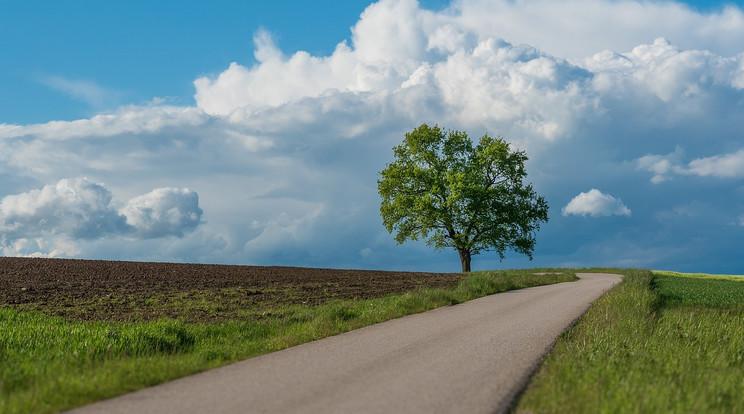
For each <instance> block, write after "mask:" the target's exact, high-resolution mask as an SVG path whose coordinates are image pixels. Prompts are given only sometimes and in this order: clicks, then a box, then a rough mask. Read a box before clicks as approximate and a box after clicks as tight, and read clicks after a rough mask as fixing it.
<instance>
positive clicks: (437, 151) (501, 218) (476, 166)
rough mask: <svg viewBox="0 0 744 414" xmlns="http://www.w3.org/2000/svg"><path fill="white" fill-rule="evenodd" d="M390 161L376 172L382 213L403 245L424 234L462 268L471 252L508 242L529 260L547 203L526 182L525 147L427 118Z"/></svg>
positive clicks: (503, 248)
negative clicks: (455, 256)
mask: <svg viewBox="0 0 744 414" xmlns="http://www.w3.org/2000/svg"><path fill="white" fill-rule="evenodd" d="M393 151H394V154H395V160H394V161H393V162H392V163H390V164H388V165H387V167H385V169H384V170H382V171H381V172H380V179H379V180H378V182H377V185H378V190H379V192H380V195H381V196H382V204H381V206H380V214H381V215H382V220H383V223H384V224H385V227H386V228H387V230H388V231H389V232H390V233H393V232H395V233H396V234H395V240H396V241H397V242H398V243H399V244H400V243H403V242H404V241H406V240H409V239H410V240H418V239H426V240H427V244H429V245H430V246H433V247H435V248H438V249H440V248H443V247H453V248H455V249H456V250H457V252H458V253H459V254H460V263H461V264H462V271H463V272H469V271H470V261H471V258H472V256H473V255H475V254H479V253H481V252H485V251H495V252H497V253H498V254H499V257H500V259H502V260H503V259H504V254H505V252H506V250H507V249H513V250H515V251H517V252H519V253H523V254H525V255H527V256H529V258H530V259H532V253H533V251H534V248H535V233H536V232H537V230H539V228H540V223H542V222H547V221H548V204H547V203H546V202H545V199H544V198H543V197H541V196H539V195H537V194H536V193H535V191H534V190H533V188H532V185H531V184H525V183H524V182H523V180H524V178H525V176H526V175H527V172H526V171H525V167H524V163H525V161H527V154H526V153H525V152H524V151H516V150H512V149H511V148H510V146H509V143H507V142H506V141H504V140H503V139H501V138H493V137H490V136H488V135H484V136H483V137H481V139H480V141H479V142H478V145H474V144H473V142H472V141H471V140H470V138H468V135H467V133H465V132H463V131H445V130H443V129H441V128H439V127H438V126H434V127H430V126H428V125H426V124H423V125H421V126H420V127H418V128H416V129H414V130H413V131H411V132H409V133H407V134H406V135H405V139H404V140H403V143H402V144H400V145H398V146H396V147H395V148H394V149H393Z"/></svg>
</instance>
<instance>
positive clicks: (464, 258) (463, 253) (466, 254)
mask: <svg viewBox="0 0 744 414" xmlns="http://www.w3.org/2000/svg"><path fill="white" fill-rule="evenodd" d="M458 252H459V253H460V264H461V265H462V272H463V273H468V272H470V250H466V249H459V250H458Z"/></svg>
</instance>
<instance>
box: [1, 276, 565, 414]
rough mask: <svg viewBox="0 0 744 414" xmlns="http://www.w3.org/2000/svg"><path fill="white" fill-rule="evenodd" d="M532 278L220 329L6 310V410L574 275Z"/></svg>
mask: <svg viewBox="0 0 744 414" xmlns="http://www.w3.org/2000/svg"><path fill="white" fill-rule="evenodd" d="M534 272H537V271H535V270H532V271H508V272H482V273H473V274H471V275H469V276H468V277H466V278H464V279H462V280H461V281H460V283H459V284H458V285H457V287H455V288H452V289H422V290H418V291H413V292H408V293H404V294H396V295H390V296H385V297H381V298H376V299H366V300H344V301H335V302H330V303H327V304H323V305H320V306H296V305H295V306H284V307H277V308H275V309H271V310H267V311H265V312H263V314H262V315H261V317H260V318H252V319H250V320H233V321H221V322H217V323H188V322H184V321H179V320H174V319H169V320H159V321H152V322H138V323H130V322H106V321H89V322H85V321H73V320H68V319H63V318H61V317H56V316H50V315H47V314H45V313H43V312H39V311H27V310H19V309H14V308H7V307H6V308H0V361H1V363H0V413H32V412H34V413H46V412H55V411H59V410H62V409H66V408H71V407H75V406H79V405H82V404H85V403H88V402H91V401H95V400H99V399H103V398H107V397H111V396H115V395H118V394H122V393H124V392H127V391H133V390H136V389H139V388H142V387H145V386H148V385H154V384H157V383H160V382H163V381H166V380H169V379H173V378H177V377H180V376H184V375H187V374H191V373H194V372H197V371H201V370H204V369H207V368H212V367H216V366H220V365H224V364H226V363H228V362H232V361H236V360H239V359H244V358H247V357H251V356H255V355H259V354H262V353H267V352H271V351H276V350H280V349H283V348H287V347H290V346H293V345H297V344H300V343H303V342H307V341H311V340H315V339H319V338H323V337H326V336H330V335H335V334H338V333H342V332H346V331H349V330H352V329H355V328H359V327H362V326H365V325H369V324H373V323H377V322H382V321H385V320H389V319H393V318H397V317H400V316H404V315H408V314H412V313H416V312H422V311H426V310H429V309H433V308H436V307H440V306H446V305H452V304H456V303H460V302H464V301H467V300H470V299H474V298H478V297H481V296H485V295H489V294H493V293H498V292H503V291H507V290H512V289H519V288H525V287H530V286H537V285H545V284H551V283H558V282H566V281H572V280H575V279H576V277H575V276H574V274H573V272H570V273H567V272H563V273H561V272H562V271H558V272H559V273H551V274H546V275H535V274H534Z"/></svg>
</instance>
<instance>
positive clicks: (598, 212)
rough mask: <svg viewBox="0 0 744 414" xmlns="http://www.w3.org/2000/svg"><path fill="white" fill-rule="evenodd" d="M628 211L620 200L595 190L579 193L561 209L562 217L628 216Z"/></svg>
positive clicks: (629, 212)
mask: <svg viewBox="0 0 744 414" xmlns="http://www.w3.org/2000/svg"><path fill="white" fill-rule="evenodd" d="M630 214H631V211H630V209H629V208H628V207H627V206H626V205H625V204H623V202H622V200H620V199H619V198H615V197H614V196H612V195H610V194H605V193H603V192H601V191H599V190H597V189H596V188H593V189H591V190H589V191H587V192H585V193H579V195H577V196H576V197H574V198H572V199H571V201H569V202H568V204H566V206H565V207H563V215H564V216H591V217H607V216H630Z"/></svg>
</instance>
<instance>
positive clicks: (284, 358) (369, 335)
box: [73, 273, 620, 414]
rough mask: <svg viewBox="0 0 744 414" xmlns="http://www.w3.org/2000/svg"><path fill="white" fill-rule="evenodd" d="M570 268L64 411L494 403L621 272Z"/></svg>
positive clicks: (461, 407) (435, 409)
mask: <svg viewBox="0 0 744 414" xmlns="http://www.w3.org/2000/svg"><path fill="white" fill-rule="evenodd" d="M579 277H580V278H581V279H580V280H579V281H576V282H568V283H560V284H555V285H548V286H540V287H534V288H529V289H522V290H517V291H511V292H506V293H500V294H497V295H491V296H487V297H484V298H480V299H476V300H473V301H470V302H467V303H463V304H459V305H456V306H449V307H444V308H439V309H435V310H432V311H429V312H425V313H421V314H417V315H411V316H407V317H404V318H400V319H395V320H392V321H388V322H384V323H380V324H376V325H372V326H368V327H365V328H362V329H358V330H355V331H352V332H348V333H345V334H342V335H337V336H333V337H330V338H326V339H322V340H319V341H315V342H311V343H307V344H303V345H300V346H296V347H293V348H289V349H286V350H283V351H279V352H274V353H271V354H267V355H263V356H259V357H255V358H251V359H248V360H245V361H242V362H238V363H235V364H232V365H228V366H225V367H222V368H218V369H214V370H210V371H206V372H203V373H200V374H196V375H193V376H190V377H186V378H182V379H178V380H175V381H172V382H168V383H165V384H162V385H158V386H155V387H151V388H147V389H144V390H141V391H137V392H134V393H131V394H127V395H124V396H121V397H117V398H114V399H111V400H107V401H103V402H99V403H95V404H93V405H89V406H86V407H83V408H81V409H78V410H75V411H73V412H74V413H75V414H92V413H108V414H114V413H140V414H147V413H179V414H184V413H212V414H221V413H224V414H232V413H455V412H460V413H465V412H467V413H493V412H503V411H505V410H507V409H508V407H509V404H510V403H511V401H512V399H513V398H514V396H515V395H516V394H517V393H518V392H519V391H520V390H521V389H522V387H523V386H524V384H525V383H526V381H527V380H528V379H529V376H530V374H531V373H532V372H533V371H534V369H535V368H536V367H537V365H538V364H539V362H540V360H541V358H542V357H543V356H544V355H545V353H546V352H547V351H548V350H549V349H550V347H551V345H552V343H553V342H554V341H555V339H556V338H557V337H558V335H560V333H561V332H563V331H564V330H565V329H566V328H567V327H568V326H570V324H571V323H572V322H573V321H574V320H576V319H577V318H578V317H579V316H581V314H583V313H584V311H585V310H586V309H587V307H588V306H589V305H590V303H591V302H592V301H594V300H595V299H597V298H598V297H599V296H600V295H602V293H603V292H605V291H606V290H608V289H609V288H611V287H612V286H613V285H614V284H616V283H617V282H619V281H620V277H619V276H617V275H609V274H596V273H595V274H588V273H587V274H580V275H579Z"/></svg>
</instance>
